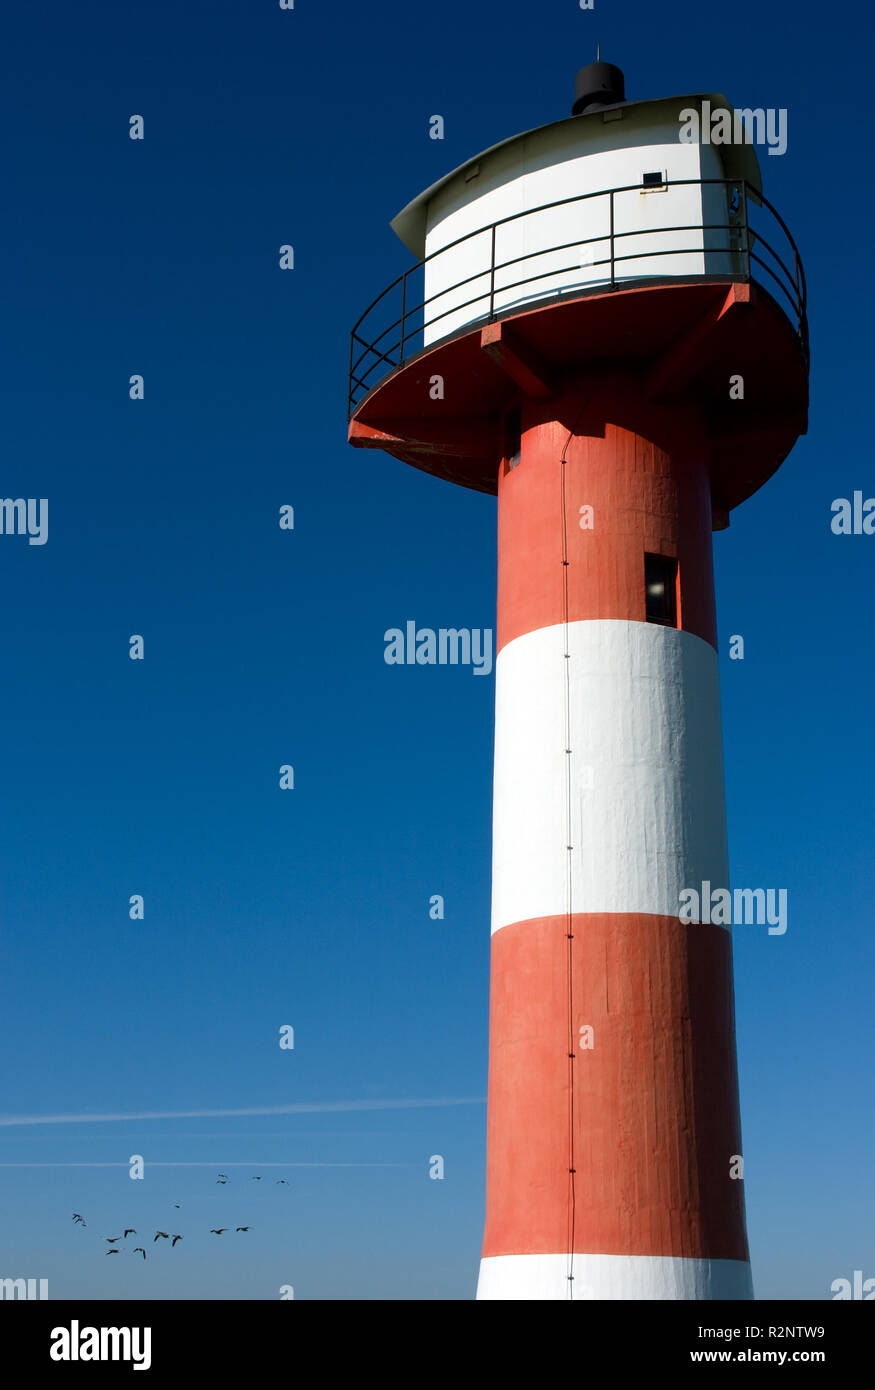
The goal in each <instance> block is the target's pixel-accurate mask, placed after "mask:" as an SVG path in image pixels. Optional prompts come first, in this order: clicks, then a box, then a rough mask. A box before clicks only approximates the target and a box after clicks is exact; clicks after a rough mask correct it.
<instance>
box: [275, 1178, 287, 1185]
mask: <svg viewBox="0 0 875 1390" xmlns="http://www.w3.org/2000/svg"><path fill="white" fill-rule="evenodd" d="M281 1182H283V1183H285V1185H286V1187H288V1185H289V1180H288V1178H277V1180H276V1185H277V1187H279V1185H280V1183H281Z"/></svg>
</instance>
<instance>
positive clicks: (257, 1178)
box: [252, 1174, 261, 1182]
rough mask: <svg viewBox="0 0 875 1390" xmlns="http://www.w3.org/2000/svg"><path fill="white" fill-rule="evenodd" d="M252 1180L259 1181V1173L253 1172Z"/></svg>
mask: <svg viewBox="0 0 875 1390" xmlns="http://www.w3.org/2000/svg"><path fill="white" fill-rule="evenodd" d="M252 1181H253V1182H261V1174H255V1175H253V1178H252Z"/></svg>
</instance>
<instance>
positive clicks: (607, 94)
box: [571, 63, 626, 116]
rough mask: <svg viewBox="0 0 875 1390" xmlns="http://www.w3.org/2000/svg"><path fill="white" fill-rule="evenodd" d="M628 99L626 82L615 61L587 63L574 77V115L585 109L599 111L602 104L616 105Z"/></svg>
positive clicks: (582, 112) (572, 112)
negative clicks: (615, 65)
mask: <svg viewBox="0 0 875 1390" xmlns="http://www.w3.org/2000/svg"><path fill="white" fill-rule="evenodd" d="M625 100H626V82H625V79H624V77H623V74H622V72H621V71H620V69H619V68H616V67H614V64H613V63H587V65H586V67H585V68H581V69H580V72H579V73H578V74H577V76H576V78H575V79H574V105H573V106H572V108H571V114H572V116H582V115H583V114H584V112H585V111H597V110H598V109H599V107H600V106H615V105H616V104H617V102H620V101H625Z"/></svg>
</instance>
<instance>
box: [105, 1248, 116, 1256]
mask: <svg viewBox="0 0 875 1390" xmlns="http://www.w3.org/2000/svg"><path fill="white" fill-rule="evenodd" d="M104 1253H105V1254H107V1255H117V1254H118V1251H117V1250H116V1249H115V1248H113V1249H112V1250H106V1251H105V1252H104Z"/></svg>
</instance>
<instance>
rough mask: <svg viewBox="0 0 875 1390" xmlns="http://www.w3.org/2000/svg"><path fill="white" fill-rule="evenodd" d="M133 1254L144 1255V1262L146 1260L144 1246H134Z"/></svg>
mask: <svg viewBox="0 0 875 1390" xmlns="http://www.w3.org/2000/svg"><path fill="white" fill-rule="evenodd" d="M133 1254H135V1255H142V1256H143V1259H144V1260H145V1258H146V1252H145V1250H144V1249H143V1247H142V1245H135V1246H134V1249H133Z"/></svg>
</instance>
